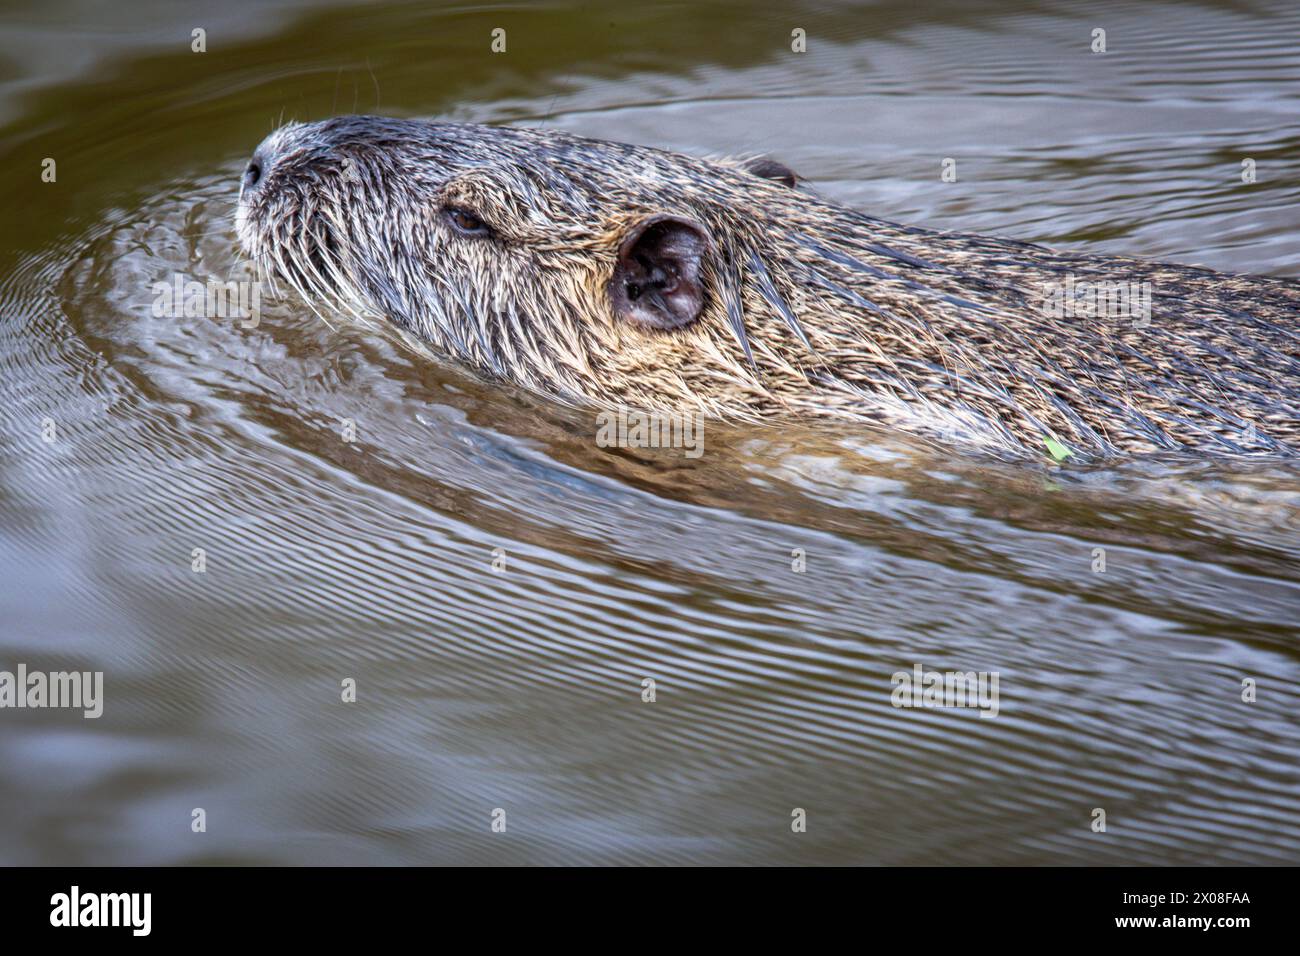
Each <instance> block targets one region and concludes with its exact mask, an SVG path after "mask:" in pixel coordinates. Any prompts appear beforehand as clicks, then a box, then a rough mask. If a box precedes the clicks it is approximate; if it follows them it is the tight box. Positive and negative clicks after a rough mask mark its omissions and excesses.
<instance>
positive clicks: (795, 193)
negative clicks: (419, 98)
mask: <svg viewBox="0 0 1300 956" xmlns="http://www.w3.org/2000/svg"><path fill="white" fill-rule="evenodd" d="M238 233H239V238H240V240H241V243H242V245H243V247H244V250H245V251H246V252H247V253H248V255H249V256H250V257H251V259H252V260H253V261H254V262H255V263H256V264H257V266H258V268H259V269H262V270H265V272H266V273H267V275H268V277H269V278H270V279H271V281H272V283H275V282H277V281H283V282H285V283H288V284H289V285H290V286H292V287H293V288H295V289H296V290H297V291H298V292H299V293H300V294H301V295H303V296H304V297H305V298H306V299H308V300H309V301H310V302H312V303H313V307H315V308H317V309H329V310H332V311H339V310H342V311H347V312H349V313H351V314H353V315H355V316H357V317H358V318H359V319H362V320H363V321H365V320H371V319H374V318H376V317H381V318H384V319H387V320H390V321H392V322H395V323H396V324H398V325H399V326H401V327H402V328H404V329H406V330H408V331H410V332H412V333H414V334H416V335H418V336H419V337H421V338H422V339H424V340H425V341H427V342H428V343H429V344H430V345H431V346H433V347H434V348H435V349H437V350H439V351H441V352H443V353H444V354H446V355H448V356H450V357H452V358H454V359H456V360H458V361H461V362H464V363H466V364H468V365H470V366H472V367H474V368H476V369H478V370H479V371H481V372H483V373H485V374H488V375H493V376H498V377H500V378H502V379H505V380H508V381H511V382H514V383H517V384H519V385H522V386H525V387H528V388H532V389H535V390H538V391H541V392H545V393H547V394H550V395H553V396H555V397H557V398H559V399H562V400H565V401H571V402H585V403H591V404H595V405H602V406H614V405H626V406H631V407H635V408H642V409H648V410H656V411H666V412H704V413H708V414H711V415H717V416H722V417H729V418H736V419H751V420H779V419H782V418H792V417H799V418H828V419H847V420H855V419H856V420H861V421H870V422H877V423H882V424H884V425H887V426H889V427H892V428H897V429H899V430H902V431H906V432H908V433H911V434H915V435H919V436H922V437H926V438H931V439H935V440H939V441H943V442H946V443H949V444H952V445H957V446H962V447H969V448H976V449H982V450H985V451H991V452H993V453H996V454H999V455H1004V456H1026V455H1027V456H1043V455H1047V454H1051V455H1053V456H1055V457H1057V458H1063V457H1066V456H1073V457H1074V458H1075V459H1089V458H1099V457H1109V456H1115V455H1120V454H1129V453H1152V452H1169V453H1182V454H1197V455H1224V456H1242V455H1272V456H1294V455H1296V454H1297V452H1298V451H1300V320H1298V318H1297V317H1298V316H1300V283H1297V282H1295V281H1292V280H1287V279H1279V278H1267V277H1259V276H1244V275H1227V274H1223V273H1217V272H1213V271H1209V270H1205V269H1197V268H1191V267H1187V266H1181V265H1173V264H1168V263H1158V262H1147V261H1142V260H1137V259H1127V258H1119V257H1110V256H1093V255H1086V254H1082V253H1072V252H1060V251H1055V250H1052V249H1048V248H1045V247H1042V246H1038V245H1033V244H1031V243H1025V242H1017V241H1013V240H1008V239H998V238H990V237H985V236H976V235H967V234H962V233H951V232H936V231H933V230H927V229H921V228H917V227H913V226H902V225H898V224H895V223H891V222H887V221H884V220H880V219H875V218H872V217H870V216H867V215H864V214H862V213H860V212H856V211H853V210H849V209H844V208H841V207H839V206H837V205H834V204H833V203H830V202H827V201H825V200H823V199H821V198H819V197H818V196H816V195H815V194H813V193H811V192H809V191H808V190H806V189H805V188H803V187H802V186H801V185H800V184H799V182H798V180H797V177H795V176H794V174H793V173H791V172H790V171H789V170H788V169H786V168H785V167H783V166H781V165H780V164H779V163H775V162H773V161H771V160H766V159H759V160H753V161H749V162H742V161H735V160H720V161H710V160H704V159H698V158H693V157H690V156H683V155H679V154H675V153H669V152H665V151H662V150H657V149H651V148H647V147H639V146H630V145H624V144H619V143H607V142H601V141H595V140H589V139H583V138H580V137H575V136H571V135H567V134H564V133H560V132H556V131H552V130H536V129H513V128H499V127H486V126H471V125H461V124H444V123H426V122H419V121H407V120H393V119H385V118H382V117H370V116H347V117H338V118H335V119H331V120H326V121H323V122H320V123H313V124H306V125H299V124H294V125H290V126H286V127H283V128H281V129H280V130H277V131H276V132H275V133H273V134H272V135H271V136H269V137H268V138H267V139H266V140H265V141H264V142H263V143H262V144H261V145H260V146H259V147H258V149H257V151H256V152H255V153H254V156H253V159H252V161H251V162H250V164H249V166H248V168H247V170H246V172H245V174H244V179H243V183H242V185H241V191H240V203H239V211H238Z"/></svg>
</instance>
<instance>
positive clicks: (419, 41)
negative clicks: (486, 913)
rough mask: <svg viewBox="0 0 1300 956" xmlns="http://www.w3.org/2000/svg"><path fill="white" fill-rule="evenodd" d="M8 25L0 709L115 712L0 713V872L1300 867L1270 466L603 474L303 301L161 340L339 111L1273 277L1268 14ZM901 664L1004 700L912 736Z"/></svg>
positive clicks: (743, 440) (104, 8)
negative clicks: (680, 159) (656, 149)
mask: <svg viewBox="0 0 1300 956" xmlns="http://www.w3.org/2000/svg"><path fill="white" fill-rule="evenodd" d="M0 24H2V29H0V169H2V170H3V173H4V175H3V176H0V191H2V195H0V218H2V219H3V224H4V236H5V242H4V246H3V249H2V250H0V671H14V670H15V669H16V668H17V667H18V666H19V665H20V664H21V665H24V666H25V667H26V668H27V669H28V670H29V671H37V670H40V671H56V670H78V671H92V672H93V671H102V672H103V675H104V677H103V681H104V685H103V686H104V692H103V703H104V710H103V715H102V716H101V717H99V718H98V719H85V718H83V716H82V714H81V712H80V711H79V710H68V709H46V710H30V709H22V710H18V709H2V710H0V863H8V864H13V863H67V864H83V863H88V864H147V863H164V864H171V863H236V862H237V863H290V864H320V863H358V864H410V863H660V862H663V863H668V862H673V863H824V864H886V863H888V864H916V863H956V864H976V863H981V864H997V863H1031V864H1059V863H1073V864H1082V863H1086V864H1111V863H1187V864H1228V863H1254V862H1262V863H1291V864H1295V863H1298V862H1300V559H1297V544H1298V543H1300V478H1298V476H1297V473H1296V471H1295V470H1294V468H1290V469H1288V468H1285V467H1281V466H1267V465H1252V466H1249V467H1243V466H1238V467H1231V468H1230V467H1226V466H1223V465H1207V464H1195V463H1185V464H1181V465H1170V464H1168V463H1165V464H1154V463H1130V464H1125V465H1120V466H1113V467H1108V468H1092V469H1086V470H1085V469H1079V468H1055V467H1048V466H1025V465H1002V464H990V463H988V462H984V461H974V460H966V459H965V458H964V457H963V456H961V455H959V454H956V453H954V452H944V451H941V450H937V449H934V448H930V447H927V446H923V445H919V444H917V443H913V442H905V441H902V440H900V439H899V438H897V437H896V436H891V435H887V434H876V433H870V432H866V431H864V430H861V429H835V428H830V427H816V428H802V429H801V428H785V427H782V428H770V427H769V428H763V427H753V426H747V427H741V426H731V425H721V424H713V423H710V424H709V425H708V426H707V429H706V438H705V453H704V454H703V455H701V456H700V457H698V458H688V457H686V456H684V455H683V454H682V453H681V451H680V450H678V451H674V450H671V449H666V450H662V451H632V450H620V449H613V448H601V447H598V445H597V443H596V442H595V441H594V440H593V439H594V436H593V429H592V425H591V419H590V415H589V414H583V413H580V412H575V411H573V410H568V409H562V408H559V407H557V406H555V405H553V404H552V403H550V402H547V401H545V400H543V399H539V398H536V397H532V396H529V395H527V394H520V393H517V392H513V391H511V390H509V389H506V388H503V387H501V386H499V385H495V384H491V383H487V382H482V381H479V380H477V379H475V378H474V377H473V376H471V375H468V374H466V373H465V372H464V371H461V370H458V369H456V368H454V367H450V366H447V365H445V364H442V363H439V362H437V361H434V360H431V359H429V358H428V357H425V356H421V355H419V354H416V353H414V352H413V351H411V350H410V349H408V348H406V347H405V346H404V345H403V344H402V343H401V342H400V341H398V340H396V339H395V338H393V337H391V336H386V335H383V334H376V333H374V332H372V331H368V330H366V329H362V328H359V327H357V326H356V325H355V324H349V323H348V322H347V321H345V320H342V319H340V320H338V321H335V320H334V319H330V322H329V324H328V325H327V324H326V323H325V322H322V321H321V320H320V319H318V318H317V317H316V316H315V315H314V314H312V312H311V310H310V309H307V308H305V307H304V306H302V305H301V304H300V303H298V302H296V301H294V300H292V299H283V300H275V301H273V302H269V303H264V305H263V314H262V318H261V322H260V324H259V325H258V326H257V327H256V328H245V327H244V326H243V324H241V323H240V322H239V321H237V320H231V319H213V318H205V317H179V318H159V317H156V316H155V315H154V314H153V310H152V304H153V301H154V293H153V284H154V283H156V282H159V281H164V282H170V281H172V279H173V277H175V276H176V275H181V276H183V277H185V278H193V279H196V280H198V281H201V282H206V281H207V280H208V279H209V278H213V277H216V278H219V279H222V280H224V279H226V278H229V277H232V276H234V277H238V276H240V275H241V274H242V273H241V270H242V269H243V268H244V267H243V266H242V265H241V263H240V261H239V258H238V257H237V255H236V253H235V246H234V230H233V223H232V212H233V201H234V199H235V196H236V195H237V189H238V176H239V173H240V171H241V169H242V167H243V164H244V163H245V162H246V161H247V158H248V156H249V155H250V153H251V151H252V149H253V147H254V146H255V145H256V144H257V143H258V142H259V141H260V139H261V138H262V137H263V136H264V135H265V134H266V133H267V132H268V131H269V130H270V129H271V128H272V127H273V126H274V125H275V124H277V123H279V122H280V121H281V120H282V119H284V120H287V119H289V118H296V119H300V120H310V119H320V118H324V117H326V116H329V115H332V114H334V113H340V112H353V111H360V112H380V113H384V114H388V115H394V116H403V117H437V118H444V119H452V120H465V121H475V122H489V123H507V124H532V125H547V126H553V127H558V128H562V129H566V130H569V131H572V132H575V133H579V134H583V135H589V136H597V137H601V138H606V139H614V140H622V141H630V142H637V143H645V144H651V145H657V146H663V147H667V148H671V149H676V150H680V151H684V152H689V153H695V154H727V153H746V154H753V153H767V154H770V155H772V156H775V157H777V158H779V159H780V160H782V161H784V162H786V163H788V164H789V165H791V166H792V167H793V168H795V169H796V170H798V171H799V172H800V173H801V174H802V175H803V176H805V177H807V178H808V179H809V180H810V181H811V186H812V188H814V189H816V190H818V191H820V192H821V193H823V194H824V195H826V196H829V197H831V198H833V199H835V200H836V201H839V202H842V203H844V204H847V205H852V206H855V207H858V208H861V209H863V210H865V211H868V212H869V213H871V214H873V215H876V216H880V217H882V218H886V219H891V220H897V221H903V222H910V223H916V224H921V225H928V226H934V227H939V228H954V229H961V230H963V231H970V232H986V233H993V234H999V235H1006V236H1010V237H1013V238H1018V239H1025V240H1031V241H1039V242H1044V243H1048V244H1055V245H1058V246H1062V247H1067V248H1077V249H1087V250H1089V251H1092V252H1101V253H1115V254H1125V255H1139V256H1145V257H1152V258H1164V259H1170V260H1174V261H1182V262H1188V263H1196V264H1204V265H1207V266H1211V267H1213V268H1218V269H1223V270H1232V271H1243V272H1257V273H1269V274H1276V275H1284V276H1300V230H1298V229H1297V220H1298V218H1300V216H1298V210H1300V125H1298V123H1297V116H1298V115H1300V114H1298V113H1297V110H1296V103H1297V102H1298V100H1297V96H1300V56H1297V53H1296V45H1295V38H1296V36H1297V35H1300V7H1298V6H1297V5H1296V4H1294V3H1291V2H1288V0H1278V2H1272V3H1269V2H1259V3H1255V2H1223V3H1201V4H1178V5H1172V4H1170V5H1162V4H1149V5H1142V6H1141V7H1140V8H1130V7H1129V6H1127V5H1112V4H1105V3H1092V2H1070V3H1066V2H1035V3H1019V4H998V3H980V2H974V3H967V2H962V3H957V2H952V3H926V4H917V3H899V2H881V3H874V4H838V3H818V4H815V5H808V6H806V7H803V8H797V7H794V8H790V9H788V10H786V11H772V10H768V9H766V8H763V9H761V10H760V9H759V8H758V7H756V6H754V5H753V4H750V3H744V2H728V0H708V2H703V3H699V2H692V3H680V4H653V3H652V4H646V3H628V4H623V5H614V6H605V5H589V4H569V3H550V4H540V5H539V4H527V5H524V4H498V5H493V6H491V7H490V8H488V9H486V10H482V9H474V8H473V7H472V6H471V5H464V4H461V5H450V6H447V7H445V8H439V7H438V6H437V5H433V4H425V3H410V4H403V3H390V4H385V5H382V6H376V5H372V4H364V3H358V4H317V5H309V4H306V3H300V2H276V3H256V4H254V3H229V2H227V3H222V4H207V5H192V6H191V5H188V4H185V3H164V2H161V0H156V2H144V3H139V2H137V3H131V4H112V5H107V4H105V5H100V4H94V3H90V2H68V0H49V2H43V3H40V4H29V5H27V6H26V7H25V8H22V7H19V8H16V9H15V8H10V9H8V10H6V11H5V12H4V13H2V14H0ZM195 27H202V28H204V29H205V30H206V31H207V52H205V53H194V52H192V51H191V48H190V44H191V32H190V31H191V30H192V29H193V28H195ZM498 27H500V28H503V29H505V30H506V31H507V50H506V52H505V53H504V54H493V53H492V52H491V50H490V44H491V31H492V30H493V29H495V28H498ZM1099 28H1100V29H1104V30H1105V31H1106V44H1107V52H1106V53H1104V54H1097V53H1093V52H1092V50H1091V49H1090V47H1091V45H1092V43H1093V36H1094V34H1093V31H1094V30H1096V29H1099ZM795 29H803V30H805V31H806V34H807V52H806V53H802V54H797V53H793V52H792V51H791V39H790V38H791V31H792V30H795ZM47 157H48V158H53V159H55V161H56V163H57V180H56V181H55V182H52V183H49V182H43V181H42V175H41V174H42V162H43V160H44V159H46V158H47ZM946 157H955V158H956V159H957V162H958V169H959V177H958V181H957V182H955V183H943V182H941V181H940V163H941V161H942V159H943V158H946ZM1246 158H1249V159H1253V160H1255V163H1256V172H1257V181H1256V182H1254V183H1253V184H1245V183H1243V182H1242V178H1241V169H1242V167H1241V161H1242V160H1243V159H1246ZM327 318H329V317H328V316H327ZM344 422H354V423H355V428H356V434H355V440H353V441H345V440H343V435H342V430H341V423H344ZM196 549H197V552H196ZM1099 549H1100V550H1099ZM196 553H197V556H196ZM196 563H197V564H199V566H201V567H202V568H203V570H201V571H198V570H195V566H196ZM1103 567H1104V570H1103ZM917 667H920V668H921V669H922V670H923V671H940V672H943V671H958V672H970V671H974V672H986V673H990V674H996V675H997V677H998V688H999V699H998V707H997V715H996V717H992V718H991V719H986V718H985V717H984V716H981V712H980V711H979V710H978V709H971V708H966V709H960V708H950V709H931V708H900V707H895V706H892V701H891V696H892V693H893V691H894V687H895V684H894V679H893V675H895V674H897V673H900V672H902V673H908V674H911V673H913V672H914V669H915V668H917ZM647 680H652V681H653V682H654V684H653V688H654V700H653V701H647V700H645V699H643V697H644V696H648V695H647V692H646V689H645V685H644V682H645V681H647ZM1245 681H1253V682H1254V685H1253V686H1254V692H1253V695H1252V694H1251V693H1247V692H1244V691H1243V682H1245ZM345 682H354V684H348V685H347V686H355V697H356V699H355V701H353V702H345V701H344V700H343V697H344V687H345ZM1243 694H1245V696H1246V697H1251V696H1253V697H1254V700H1243ZM196 809H201V810H203V814H202V820H203V822H204V825H205V828H204V830H203V832H195V826H194V820H195V819H196V818H195V813H194V811H195V810H196ZM1098 809H1101V810H1104V811H1105V821H1106V827H1105V831H1104V832H1097V830H1095V829H1094V821H1096V820H1097V819H1098V816H1097V814H1096V811H1097V810H1098ZM499 811H504V820H505V821H506V826H505V830H504V832H495V831H494V828H493V821H494V819H496V820H500V819H502V818H503V814H502V813H501V812H499ZM797 811H803V813H804V815H805V816H806V830H805V832H796V830H797V829H798V828H797V827H795V826H793V825H792V824H794V823H796V822H797V820H798V813H797ZM498 829H499V827H498Z"/></svg>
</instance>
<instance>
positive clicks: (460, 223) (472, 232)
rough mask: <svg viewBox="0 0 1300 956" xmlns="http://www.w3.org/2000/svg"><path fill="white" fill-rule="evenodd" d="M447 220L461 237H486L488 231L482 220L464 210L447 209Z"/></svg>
mask: <svg viewBox="0 0 1300 956" xmlns="http://www.w3.org/2000/svg"><path fill="white" fill-rule="evenodd" d="M447 219H448V220H449V221H450V222H451V224H452V226H453V227H454V228H455V229H456V231H457V232H459V233H460V234H461V235H463V236H486V235H487V234H488V232H489V231H490V230H489V229H488V227H487V224H486V223H485V222H483V220H482V219H480V218H478V216H476V215H474V214H473V213H471V212H466V211H465V210H464V209H448V210H447Z"/></svg>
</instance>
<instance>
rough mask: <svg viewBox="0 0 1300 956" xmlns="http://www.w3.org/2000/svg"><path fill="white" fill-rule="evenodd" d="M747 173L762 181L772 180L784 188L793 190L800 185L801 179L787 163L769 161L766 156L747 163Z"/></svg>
mask: <svg viewBox="0 0 1300 956" xmlns="http://www.w3.org/2000/svg"><path fill="white" fill-rule="evenodd" d="M745 171H746V172H748V173H752V174H753V175H755V176H757V177H759V178H760V179H770V180H772V181H773V182H778V183H781V184H782V185H783V186H789V187H790V188H791V189H794V188H795V186H797V185H799V177H798V176H797V175H796V174H795V171H794V170H793V169H791V168H790V167H789V166H787V165H786V164H785V163H778V162H777V161H776V160H775V159H768V158H767V157H766V156H760V157H759V158H758V159H751V160H750V161H749V162H747V163H745Z"/></svg>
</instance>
